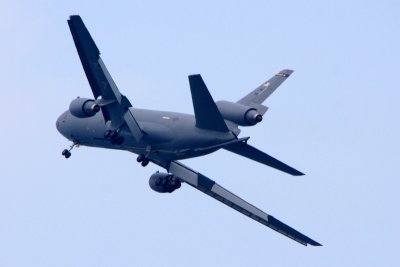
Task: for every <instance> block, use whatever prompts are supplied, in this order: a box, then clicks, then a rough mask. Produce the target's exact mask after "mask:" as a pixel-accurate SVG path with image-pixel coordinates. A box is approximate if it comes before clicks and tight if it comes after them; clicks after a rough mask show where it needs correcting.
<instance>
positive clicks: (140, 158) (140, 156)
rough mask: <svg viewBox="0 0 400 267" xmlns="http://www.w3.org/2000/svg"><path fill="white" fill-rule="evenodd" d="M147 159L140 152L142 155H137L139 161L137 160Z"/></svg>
mask: <svg viewBox="0 0 400 267" xmlns="http://www.w3.org/2000/svg"><path fill="white" fill-rule="evenodd" d="M145 159H146V157H145V156H144V155H143V154H140V155H139V156H138V157H137V159H136V161H137V162H142V161H143V160H145Z"/></svg>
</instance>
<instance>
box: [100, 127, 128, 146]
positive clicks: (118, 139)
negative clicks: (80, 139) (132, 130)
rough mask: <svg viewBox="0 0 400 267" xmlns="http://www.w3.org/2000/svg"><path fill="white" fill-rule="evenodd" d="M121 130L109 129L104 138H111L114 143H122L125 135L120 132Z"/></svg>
mask: <svg viewBox="0 0 400 267" xmlns="http://www.w3.org/2000/svg"><path fill="white" fill-rule="evenodd" d="M119 132H120V130H119V129H117V130H114V131H112V130H107V131H105V132H104V138H107V139H110V142H111V144H112V145H119V146H120V145H122V143H123V142H124V140H125V139H124V137H123V136H121V135H120V134H119Z"/></svg>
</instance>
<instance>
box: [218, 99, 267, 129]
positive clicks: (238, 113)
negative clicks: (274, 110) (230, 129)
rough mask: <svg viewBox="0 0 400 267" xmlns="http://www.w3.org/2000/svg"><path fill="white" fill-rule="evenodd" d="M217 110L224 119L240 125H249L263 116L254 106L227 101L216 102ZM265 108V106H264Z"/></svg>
mask: <svg viewBox="0 0 400 267" xmlns="http://www.w3.org/2000/svg"><path fill="white" fill-rule="evenodd" d="M216 104H217V107H218V109H219V112H221V115H222V117H223V118H224V119H225V120H228V121H231V122H234V123H236V124H238V125H240V126H251V125H255V124H257V123H259V122H261V121H262V119H263V117H262V115H261V114H260V112H258V111H257V109H256V108H253V107H248V106H244V105H242V104H238V103H233V102H229V101H218V102H216ZM264 108H266V107H264Z"/></svg>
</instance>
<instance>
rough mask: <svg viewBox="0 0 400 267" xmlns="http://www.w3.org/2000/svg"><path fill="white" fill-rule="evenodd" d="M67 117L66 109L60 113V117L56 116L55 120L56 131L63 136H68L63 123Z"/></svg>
mask: <svg viewBox="0 0 400 267" xmlns="http://www.w3.org/2000/svg"><path fill="white" fill-rule="evenodd" d="M67 119H68V111H65V112H64V113H63V114H61V115H60V117H58V119H57V121H56V127H57V130H58V132H59V133H60V134H62V135H63V136H65V137H67V136H68V132H67V127H66V125H65V124H66V123H67ZM67 138H68V137H67Z"/></svg>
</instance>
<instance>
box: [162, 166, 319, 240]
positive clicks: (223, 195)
mask: <svg viewBox="0 0 400 267" xmlns="http://www.w3.org/2000/svg"><path fill="white" fill-rule="evenodd" d="M167 170H168V171H169V172H170V173H172V174H173V175H175V176H176V177H178V178H179V179H180V180H182V181H184V182H186V183H187V184H189V185H191V186H193V187H194V188H196V189H198V190H200V191H202V192H203V193H205V194H207V195H209V196H210V197H213V198H215V199H216V200H218V201H220V202H222V203H224V204H225V205H227V206H229V207H231V208H233V209H235V210H237V211H239V212H241V213H243V214H244V215H246V216H248V217H250V218H251V219H253V220H256V221H258V222H259V223H261V224H264V225H265V226H268V227H269V228H272V229H273V230H275V231H277V232H279V233H281V234H283V235H285V236H287V237H289V238H291V239H293V240H295V241H297V242H299V243H301V244H303V245H305V246H307V245H308V244H309V245H312V246H321V244H319V243H318V242H316V241H314V240H312V239H311V238H309V237H307V236H305V235H303V234H302V233H300V232H298V231H296V230H295V229H293V228H291V227H290V226H288V225H286V224H284V223H282V222H281V221H279V220H277V219H275V218H274V217H273V216H271V215H268V214H267V213H265V212H263V211H262V210H260V209H258V208H256V207H255V206H253V205H251V204H250V203H248V202H246V201H245V200H243V199H241V198H240V197H238V196H236V195H235V194H233V193H231V192H229V191H228V190H226V189H225V188H223V187H222V186H220V185H219V184H217V183H216V182H214V181H213V180H211V179H209V178H207V177H206V176H204V175H202V174H201V173H198V172H196V171H194V170H192V169H190V168H188V167H186V166H185V165H183V164H182V163H180V162H178V161H172V162H171V163H170V164H169V166H167Z"/></svg>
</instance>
